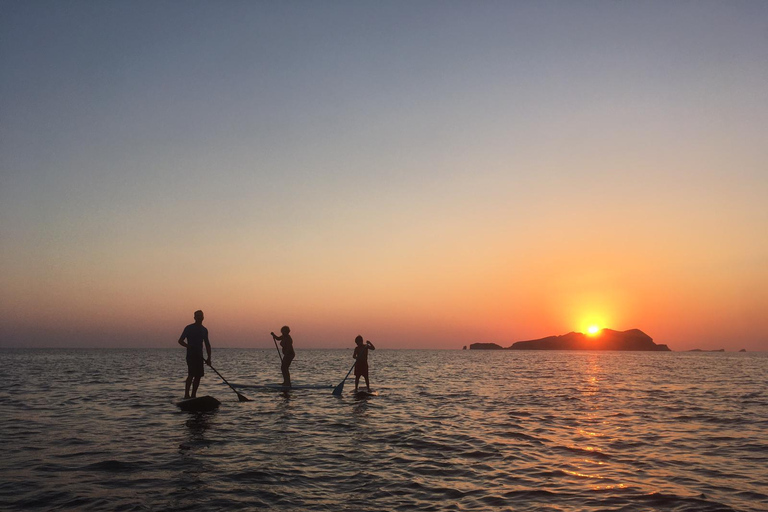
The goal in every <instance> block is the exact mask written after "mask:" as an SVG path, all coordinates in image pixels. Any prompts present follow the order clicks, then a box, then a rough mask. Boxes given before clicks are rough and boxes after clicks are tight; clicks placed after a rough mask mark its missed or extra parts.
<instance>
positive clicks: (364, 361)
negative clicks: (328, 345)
mask: <svg viewBox="0 0 768 512" xmlns="http://www.w3.org/2000/svg"><path fill="white" fill-rule="evenodd" d="M355 344H356V345H357V346H356V347H355V351H354V352H353V353H352V357H354V358H355V360H356V362H355V393H357V386H358V384H359V382H360V377H364V378H365V387H366V388H368V392H369V393H370V392H371V385H370V384H369V383H368V350H369V349H370V350H376V347H374V346H373V343H371V342H370V341H366V342H365V344H363V337H362V336H358V337H357V338H355Z"/></svg>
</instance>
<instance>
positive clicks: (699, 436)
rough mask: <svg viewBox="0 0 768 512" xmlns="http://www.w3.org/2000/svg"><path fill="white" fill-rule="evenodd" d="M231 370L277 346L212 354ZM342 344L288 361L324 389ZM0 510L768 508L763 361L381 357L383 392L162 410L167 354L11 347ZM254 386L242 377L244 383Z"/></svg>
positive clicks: (221, 388)
mask: <svg viewBox="0 0 768 512" xmlns="http://www.w3.org/2000/svg"><path fill="white" fill-rule="evenodd" d="M214 354H215V358H216V363H217V368H218V369H219V370H220V371H222V372H224V373H225V375H226V376H227V378H228V379H229V380H231V381H233V382H242V383H246V382H250V383H268V382H279V379H280V378H281V374H280V368H279V364H278V363H279V362H278V361H277V358H276V356H275V354H274V351H262V350H235V349H232V350H222V349H219V350H217V349H216V348H215V347H214ZM350 360H351V350H327V351H326V350H314V351H302V352H300V353H299V354H298V357H297V358H296V360H295V362H294V364H293V366H292V377H293V380H294V381H295V383H296V384H302V383H305V384H313V383H321V384H329V385H336V384H338V381H340V380H341V378H342V377H343V376H344V373H345V372H346V371H347V370H348V366H349V365H348V363H349V361H350ZM2 375H3V381H4V383H3V386H2V387H0V439H2V460H0V508H2V509H13V510H16V509H21V510H24V509H26V510H48V509H52V508H57V507H63V508H83V509H89V510H115V509H121V510H131V509H141V510H144V509H150V510H164V509H176V510H223V509H239V508H240V509H243V508H257V507H274V508H276V509H285V510H371V511H373V510H515V511H519V510H531V511H533V510H562V511H566V510H587V511H589V510H620V509H623V510H674V511H708V510H712V511H714V510H718V511H722V510H731V509H733V510H767V509H768V496H766V482H767V481H768V469H766V468H768V439H767V437H768V436H766V432H768V390H766V384H765V383H766V381H768V354H757V353H747V354H736V353H725V354H692V353H612V352H600V353H597V352H579V353H572V352H568V353H566V352H518V351H515V352H512V351H504V352H497V351H494V352H474V351H473V352H470V351H388V350H377V351H376V353H375V354H373V355H372V357H371V376H372V384H373V385H374V388H375V389H377V390H378V391H379V396H376V397H372V398H370V399H365V400H356V399H355V398H354V397H353V395H352V393H351V391H352V390H351V389H350V390H348V391H345V392H344V395H343V396H342V397H341V398H338V397H334V396H332V395H331V393H330V390H328V389H324V390H297V391H291V392H288V393H283V392H280V391H276V390H269V389H264V390H256V389H249V390H247V394H248V396H249V398H251V399H252V400H253V401H251V402H242V403H241V402H238V400H237V396H236V395H235V394H234V393H233V392H232V390H231V389H229V388H228V387H226V386H225V385H224V384H223V383H222V382H221V380H220V379H218V377H217V376H216V375H215V374H213V372H211V373H207V374H206V376H205V378H204V379H203V382H202V384H201V388H200V392H201V394H210V395H213V396H216V397H217V398H218V399H219V400H221V401H222V405H221V407H220V409H219V410H218V411H217V412H214V413H211V414H204V415H200V414H197V415H196V414H190V413H185V412H180V411H179V410H178V408H177V407H176V406H175V405H174V403H175V401H177V400H178V399H180V398H181V396H182V394H183V386H184V378H185V376H186V364H185V362H184V354H183V351H178V350H9V351H6V360H5V364H4V366H3V372H2ZM244 391H246V390H244Z"/></svg>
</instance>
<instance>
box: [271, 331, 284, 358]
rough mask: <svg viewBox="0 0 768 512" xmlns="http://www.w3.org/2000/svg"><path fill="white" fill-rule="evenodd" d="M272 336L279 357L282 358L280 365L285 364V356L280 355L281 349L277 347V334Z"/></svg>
mask: <svg viewBox="0 0 768 512" xmlns="http://www.w3.org/2000/svg"><path fill="white" fill-rule="evenodd" d="M271 334H272V341H274V342H275V348H276V349H277V356H278V357H279V358H280V364H283V354H281V353H280V347H278V346H277V339H276V338H275V333H271Z"/></svg>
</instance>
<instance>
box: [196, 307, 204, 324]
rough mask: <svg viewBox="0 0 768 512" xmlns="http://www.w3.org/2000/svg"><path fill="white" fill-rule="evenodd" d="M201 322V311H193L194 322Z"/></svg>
mask: <svg viewBox="0 0 768 512" xmlns="http://www.w3.org/2000/svg"><path fill="white" fill-rule="evenodd" d="M202 321H203V312H202V311H201V310H199V309H198V310H197V311H195V322H197V323H201V322H202Z"/></svg>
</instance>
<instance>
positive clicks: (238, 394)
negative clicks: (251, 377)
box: [208, 363, 251, 402]
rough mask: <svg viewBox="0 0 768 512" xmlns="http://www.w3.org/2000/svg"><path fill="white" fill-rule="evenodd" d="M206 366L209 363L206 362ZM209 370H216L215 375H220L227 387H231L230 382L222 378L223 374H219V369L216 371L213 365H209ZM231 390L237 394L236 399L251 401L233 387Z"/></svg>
mask: <svg viewBox="0 0 768 512" xmlns="http://www.w3.org/2000/svg"><path fill="white" fill-rule="evenodd" d="M208 366H211V363H208ZM211 370H213V371H215V372H216V375H218V376H219V377H221V380H223V381H224V383H225V384H226V385H227V386H229V387H231V388H232V384H230V383H229V382H227V379H225V378H224V376H223V375H221V374H220V373H219V371H218V370H217V369H216V368H214V367H213V366H211ZM232 391H234V392H235V394H236V395H237V399H238V400H240V401H241V402H250V401H251V400H250V399H249V398H247V397H245V396H243V395H241V394H240V393H238V392H237V390H236V389H235V388H232Z"/></svg>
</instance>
